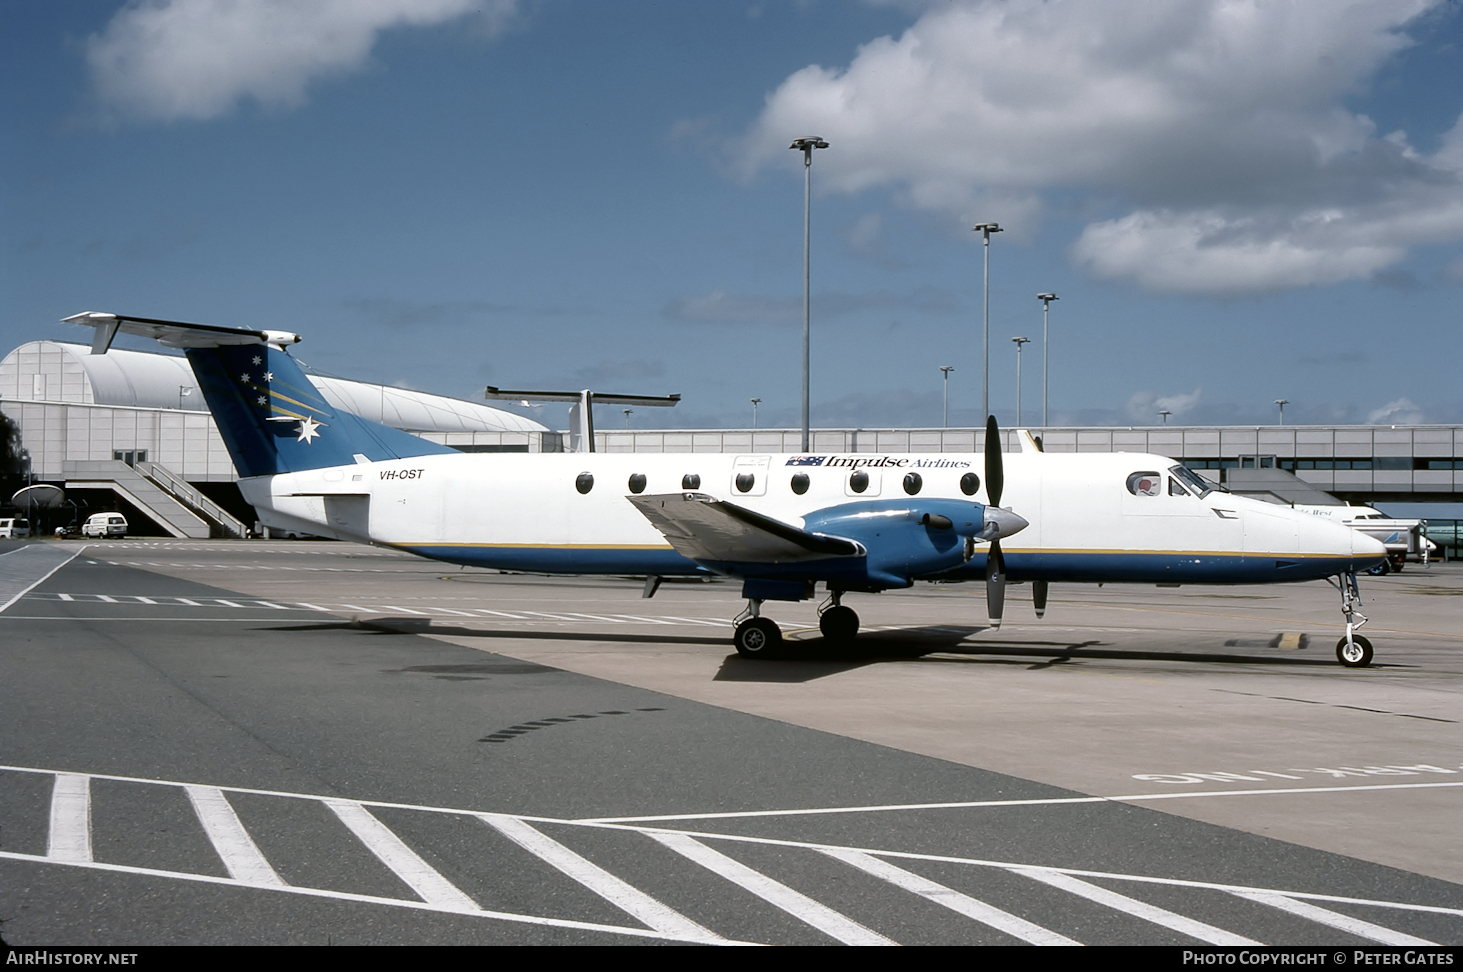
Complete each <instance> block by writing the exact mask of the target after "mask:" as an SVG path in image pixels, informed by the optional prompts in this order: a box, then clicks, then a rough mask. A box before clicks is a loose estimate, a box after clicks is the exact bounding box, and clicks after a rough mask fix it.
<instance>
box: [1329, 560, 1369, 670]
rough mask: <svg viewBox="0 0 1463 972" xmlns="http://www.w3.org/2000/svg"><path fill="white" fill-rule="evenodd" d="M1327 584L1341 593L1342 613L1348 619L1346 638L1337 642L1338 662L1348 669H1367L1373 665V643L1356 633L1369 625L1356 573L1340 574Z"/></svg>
mask: <svg viewBox="0 0 1463 972" xmlns="http://www.w3.org/2000/svg"><path fill="white" fill-rule="evenodd" d="M1326 581H1327V583H1329V584H1330V585H1331V586H1332V587H1334V588H1336V589H1337V590H1338V591H1340V592H1341V613H1342V614H1343V615H1344V616H1345V617H1346V637H1344V638H1342V639H1341V640H1340V641H1338V642H1336V660H1337V661H1339V662H1340V663H1341V664H1343V665H1345V666H1346V667H1347V668H1366V667H1367V666H1368V665H1370V664H1371V663H1372V643H1371V642H1370V641H1368V640H1367V639H1366V638H1363V637H1362V636H1361V635H1359V634H1357V633H1356V631H1357V629H1358V628H1360V627H1361V626H1362V625H1364V624H1366V623H1367V620H1368V618H1367V616H1366V615H1364V614H1362V613H1361V590H1360V589H1359V588H1358V587H1357V584H1356V574H1355V573H1345V574H1338V575H1337V576H1336V580H1334V581H1333V580H1331V578H1329V577H1328V578H1326Z"/></svg>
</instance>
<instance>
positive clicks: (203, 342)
mask: <svg viewBox="0 0 1463 972" xmlns="http://www.w3.org/2000/svg"><path fill="white" fill-rule="evenodd" d="M61 320H62V321H63V322H64V323H67V324H85V325H86V326H88V327H94V328H96V329H97V331H96V336H95V337H94V338H93V340H92V344H91V353H92V354H106V353H107V349H108V348H110V347H111V346H112V339H113V338H114V337H116V336H117V332H118V331H121V332H122V333H123V334H136V335H138V336H140V337H149V338H153V339H154V340H156V341H157V342H158V343H159V344H161V345H163V346H164V347H169V348H220V347H225V346H231V345H240V344H244V345H247V344H275V345H279V346H280V347H284V346H285V345H286V344H294V343H296V342H298V341H299V340H300V336H299V335H298V334H292V333H290V332H289V331H261V330H254V329H252V328H245V327H219V326H218V325H216V324H189V323H186V322H184V321H160V320H157V319H155V318H152V317H127V316H125V315H122V314H105V313H102V312H100V311H83V312H82V313H80V314H72V315H71V316H70V317H63V318H62V319H61Z"/></svg>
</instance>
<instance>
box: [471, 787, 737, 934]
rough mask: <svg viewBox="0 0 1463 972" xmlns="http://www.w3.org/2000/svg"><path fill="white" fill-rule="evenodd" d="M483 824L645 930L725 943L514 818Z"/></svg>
mask: <svg viewBox="0 0 1463 972" xmlns="http://www.w3.org/2000/svg"><path fill="white" fill-rule="evenodd" d="M478 817H479V819H480V820H482V821H483V823H485V824H487V825H488V826H489V827H492V828H493V829H494V830H496V831H498V833H500V834H502V835H503V836H505V837H507V838H508V839H509V840H511V841H513V842H514V843H515V844H517V845H518V846H519V847H522V848H523V849H524V850H526V851H528V852H529V853H530V854H533V855H534V856H535V857H537V858H539V859H540V860H543V861H546V862H548V863H549V864H552V865H553V866H554V867H555V868H557V869H558V870H560V871H561V872H563V873H564V874H567V875H568V876H569V877H571V878H573V879H574V880H575V881H578V882H579V883H580V884H582V885H584V886H585V887H586V888H588V889H589V890H591V891H593V892H594V893H595V894H597V895H599V896H600V897H601V898H604V899H605V900H606V901H608V902H609V903H610V904H612V905H614V906H615V907H616V908H619V909H620V910H621V911H624V912H625V913H626V914H628V915H630V916H631V917H632V918H635V919H636V920H638V921H642V922H644V923H645V924H646V925H647V926H648V927H650V928H654V929H655V930H656V931H659V932H664V933H665V934H667V935H674V936H676V937H677V938H686V939H698V938H699V939H704V940H706V941H712V940H716V941H724V939H722V937H721V936H720V935H718V934H716V933H715V932H713V931H711V930H710V929H707V928H703V927H701V926H700V925H698V924H696V922H694V921H692V920H691V919H689V918H687V917H686V916H685V915H683V914H681V913H680V912H678V911H675V910H673V909H671V908H668V907H666V906H665V905H663V904H661V903H660V902H659V901H657V900H656V899H654V898H652V897H651V896H650V895H648V894H646V893H645V892H643V891H641V890H640V889H638V888H636V887H634V886H633V885H630V884H628V883H626V882H624V881H622V880H620V879H619V878H617V877H615V876H614V875H613V874H611V873H610V872H609V871H606V870H605V869H604V868H602V867H600V866H599V865H598V864H595V863H594V862H592V861H589V860H587V859H585V858H583V857H581V856H579V855H578V854H576V853H574V852H573V851H572V850H570V849H569V848H567V847H565V846H564V845H563V844H561V843H559V842H558V841H557V840H554V839H553V838H552V837H550V836H548V835H547V834H545V833H543V832H542V831H539V830H536V829H534V828H533V827H530V826H529V825H528V824H526V823H524V822H523V821H522V820H519V819H517V818H516V817H506V816H503V815H502V814H496V813H484V814H479V815H478Z"/></svg>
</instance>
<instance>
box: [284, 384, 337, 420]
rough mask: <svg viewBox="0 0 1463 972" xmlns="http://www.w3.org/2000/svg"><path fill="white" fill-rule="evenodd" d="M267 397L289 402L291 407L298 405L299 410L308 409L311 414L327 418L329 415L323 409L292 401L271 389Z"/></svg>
mask: <svg viewBox="0 0 1463 972" xmlns="http://www.w3.org/2000/svg"><path fill="white" fill-rule="evenodd" d="M269 395H270V398H271V399H274V398H280V399H283V400H284V401H287V402H289V403H290V404H291V405H298V406H299V407H300V408H305V409H309V410H310V411H312V412H318V413H319V414H321V415H324V416H327V417H328V416H329V415H330V413H329V412H328V411H326V410H325V409H323V408H319V407H317V406H315V405H307V404H306V403H305V402H301V401H298V400H296V399H293V398H291V397H290V396H288V395H286V394H285V393H284V392H279V391H275V390H274V389H273V388H271V389H269Z"/></svg>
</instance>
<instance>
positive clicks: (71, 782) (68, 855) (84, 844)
mask: <svg viewBox="0 0 1463 972" xmlns="http://www.w3.org/2000/svg"><path fill="white" fill-rule="evenodd" d="M46 857H48V858H50V859H51V860H53V861H89V860H91V777H89V776H83V775H81V774H80V773H57V774H56V784H55V786H54V787H53V788H52V790H51V832H50V834H49V836H47V838H46Z"/></svg>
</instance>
